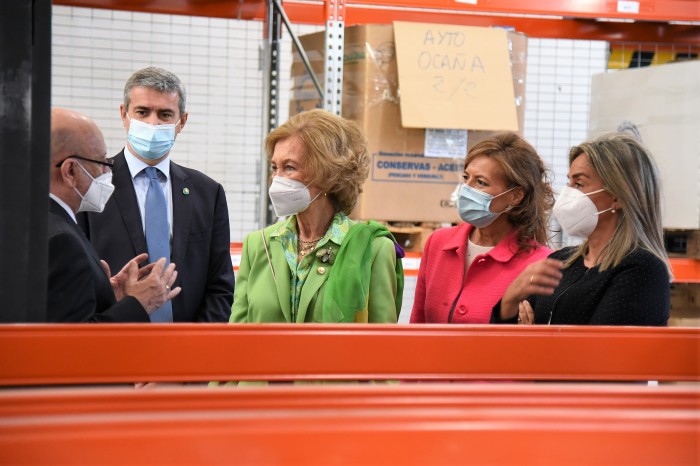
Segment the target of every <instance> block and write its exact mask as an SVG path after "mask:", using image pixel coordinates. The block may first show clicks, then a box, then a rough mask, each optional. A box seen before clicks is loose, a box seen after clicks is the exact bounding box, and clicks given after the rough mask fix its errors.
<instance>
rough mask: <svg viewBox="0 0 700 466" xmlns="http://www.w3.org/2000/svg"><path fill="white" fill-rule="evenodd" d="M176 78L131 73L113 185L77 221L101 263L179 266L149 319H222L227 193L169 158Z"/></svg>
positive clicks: (179, 105)
mask: <svg viewBox="0 0 700 466" xmlns="http://www.w3.org/2000/svg"><path fill="white" fill-rule="evenodd" d="M185 102H186V94H185V89H184V87H183V86H182V84H181V83H180V79H179V78H178V77H177V76H175V75H174V74H173V73H171V72H169V71H166V70H164V69H161V68H155V67H150V68H145V69H142V70H139V71H137V72H135V73H134V74H133V75H132V76H131V77H130V78H129V79H128V80H127V82H126V85H125V87H124V102H123V103H122V104H121V105H120V114H121V120H122V123H123V125H124V128H125V130H126V136H127V141H126V146H125V147H124V149H123V150H122V151H121V152H120V153H119V154H117V155H116V156H115V157H114V158H113V162H114V168H113V177H112V182H113V183H114V187H115V191H114V195H113V196H112V199H110V200H109V201H108V202H107V204H106V206H105V211H104V214H102V215H95V214H93V213H88V214H86V215H85V216H84V217H83V218H82V219H81V224H82V226H83V229H84V230H85V233H86V235H87V236H88V237H89V238H90V241H91V242H92V244H93V245H94V246H95V249H97V251H98V253H99V254H100V255H101V256H102V257H104V258H105V259H107V262H109V263H110V264H114V265H113V266H116V267H120V266H121V265H123V264H125V263H126V262H127V261H128V260H129V258H130V257H133V256H134V255H135V254H140V253H148V254H149V260H151V261H156V260H158V259H160V258H161V257H165V259H166V261H167V262H174V263H176V264H177V265H178V271H179V275H178V277H177V282H176V283H175V285H177V286H181V287H182V290H183V291H182V293H181V294H180V296H178V297H177V298H176V299H174V300H173V301H172V304H169V303H166V305H165V306H163V308H161V309H158V310H157V311H156V312H155V313H153V314H152V315H151V321H153V322H227V321H228V319H229V315H230V313H231V305H232V303H233V288H234V276H233V267H232V264H231V256H230V229H229V220H228V206H227V204H226V195H225V193H224V189H223V187H222V186H221V184H219V183H217V182H216V181H214V180H212V179H211V178H209V177H208V176H206V175H204V174H202V173H201V172H198V171H196V170H192V169H189V168H185V167H183V166H180V165H178V164H176V163H174V162H173V161H172V160H171V159H170V153H171V152H170V151H171V149H172V147H173V145H174V144H175V139H176V137H177V136H178V134H179V133H180V132H181V131H182V129H183V128H184V126H185V124H186V123H187V118H188V113H187V112H186V111H185Z"/></svg>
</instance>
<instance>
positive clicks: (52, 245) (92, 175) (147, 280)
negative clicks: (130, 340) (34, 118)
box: [46, 108, 180, 323]
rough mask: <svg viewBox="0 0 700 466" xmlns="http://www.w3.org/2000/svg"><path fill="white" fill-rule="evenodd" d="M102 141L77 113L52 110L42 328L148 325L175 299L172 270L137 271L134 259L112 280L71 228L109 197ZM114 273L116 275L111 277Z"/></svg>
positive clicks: (157, 267) (157, 266) (107, 164)
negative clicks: (67, 324) (45, 299)
mask: <svg viewBox="0 0 700 466" xmlns="http://www.w3.org/2000/svg"><path fill="white" fill-rule="evenodd" d="M105 152H106V147H105V143H104V139H103V137H102V133H101V132H100V130H99V129H98V128H97V126H96V125H95V123H94V122H93V121H92V120H90V119H88V118H87V117H85V116H84V115H81V114H79V113H77V112H74V111H71V110H66V109H61V108H54V109H52V110H51V169H50V190H49V196H50V198H51V199H50V200H49V218H48V252H49V275H48V279H47V284H48V306H47V309H46V318H47V321H48V322H78V323H81V322H148V321H149V320H150V318H149V315H151V314H153V313H154V312H155V311H156V310H157V309H158V308H159V307H162V305H163V304H164V303H166V302H168V301H169V300H170V299H172V298H173V297H175V296H177V294H178V293H179V292H180V289H179V288H177V287H175V288H172V287H173V283H174V282H175V278H176V277H177V273H176V272H175V264H170V265H168V266H166V261H165V259H161V260H160V261H155V262H156V263H155V264H154V265H152V266H147V267H146V268H143V269H141V271H139V269H138V266H139V264H140V263H142V262H143V261H144V260H145V259H146V255H145V254H143V255H139V256H137V257H135V258H133V259H131V260H129V261H127V262H126V265H125V266H124V267H123V268H122V267H120V269H121V271H120V272H119V273H117V274H116V275H114V276H111V273H110V269H109V266H108V265H107V263H105V262H104V261H101V260H100V257H99V256H98V254H97V253H96V252H95V250H94V248H93V247H92V246H91V245H90V243H89V242H88V240H87V239H86V238H85V235H83V233H82V231H81V230H80V228H79V227H78V225H77V224H76V214H77V213H78V212H94V213H96V214H98V215H101V214H99V212H101V211H102V210H103V209H104V206H105V204H106V203H107V201H108V199H109V198H110V196H111V194H112V192H113V191H114V186H113V185H112V183H111V178H112V164H111V162H109V161H108V160H107V159H106V157H105ZM116 270H119V269H116Z"/></svg>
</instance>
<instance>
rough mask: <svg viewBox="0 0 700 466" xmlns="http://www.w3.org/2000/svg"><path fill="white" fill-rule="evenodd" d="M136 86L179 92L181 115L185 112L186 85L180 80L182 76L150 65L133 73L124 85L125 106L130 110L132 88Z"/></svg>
mask: <svg viewBox="0 0 700 466" xmlns="http://www.w3.org/2000/svg"><path fill="white" fill-rule="evenodd" d="M135 87H146V88H148V89H153V90H155V91H158V92H167V93H171V92H177V94H178V96H179V97H180V102H179V104H178V109H179V110H180V115H182V114H183V113H185V101H186V93H185V87H184V86H183V85H182V83H181V82H180V78H178V77H177V76H175V74H173V73H171V72H170V71H168V70H164V69H163V68H156V67H155V66H150V67H148V68H144V69H142V70H138V71H137V72H135V73H134V74H132V75H131V77H130V78H129V79H127V81H126V85H124V108H125V110H127V111H128V110H129V103H130V101H131V89H133V88H135Z"/></svg>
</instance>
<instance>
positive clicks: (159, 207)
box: [145, 167, 173, 322]
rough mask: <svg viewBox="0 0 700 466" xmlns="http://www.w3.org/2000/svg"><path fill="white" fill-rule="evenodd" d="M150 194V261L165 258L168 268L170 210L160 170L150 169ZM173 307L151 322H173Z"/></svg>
mask: <svg viewBox="0 0 700 466" xmlns="http://www.w3.org/2000/svg"><path fill="white" fill-rule="evenodd" d="M145 172H146V176H148V181H149V184H148V192H146V246H147V248H148V259H149V260H150V262H156V261H158V259H160V258H161V257H165V259H166V266H167V264H169V263H170V227H169V226H168V208H167V206H166V205H165V195H164V194H163V188H161V186H160V183H159V182H158V169H157V168H155V167H148V168H146V170H145ZM172 321H173V305H172V303H171V302H170V301H168V302H166V303H165V304H163V305H162V306H161V307H159V308H158V309H156V310H155V311H153V313H152V314H151V322H172Z"/></svg>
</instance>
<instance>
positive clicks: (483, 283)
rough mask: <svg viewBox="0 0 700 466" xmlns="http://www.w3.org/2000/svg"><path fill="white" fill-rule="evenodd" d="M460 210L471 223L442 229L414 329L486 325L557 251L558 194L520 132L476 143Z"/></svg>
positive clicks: (421, 284) (421, 283)
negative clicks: (551, 228)
mask: <svg viewBox="0 0 700 466" xmlns="http://www.w3.org/2000/svg"><path fill="white" fill-rule="evenodd" d="M463 178H464V184H463V185H462V186H461V187H460V190H459V197H458V201H457V208H458V210H459V215H460V217H461V218H462V220H464V222H465V223H463V224H461V225H458V226H456V227H451V228H443V229H439V230H436V231H435V232H434V233H433V234H432V235H431V236H430V238H428V241H427V242H426V244H425V248H424V250H423V256H422V258H421V264H420V270H419V272H418V282H417V284H416V295H415V300H414V302H413V311H412V313H411V322H412V323H414V322H415V323H460V324H485V323H488V322H489V320H490V318H491V310H492V308H493V306H494V305H495V304H496V303H497V302H498V301H499V300H500V299H501V297H502V296H503V293H504V292H505V290H506V288H508V285H510V283H511V282H512V281H513V280H514V279H515V278H516V277H517V276H518V275H519V274H520V272H522V270H523V269H524V268H525V267H526V266H527V265H528V264H530V263H531V262H535V261H537V260H540V259H544V258H546V257H547V256H548V255H549V254H550V253H551V252H552V251H551V250H550V249H549V248H548V247H546V246H544V244H545V243H546V242H547V239H548V238H547V231H548V228H547V222H548V219H549V213H550V211H551V209H552V206H553V204H554V195H553V192H552V187H551V185H550V182H549V179H548V175H547V170H546V168H545V166H544V163H543V162H542V159H540V157H539V156H538V155H537V152H536V151H535V149H534V148H533V147H532V146H531V145H530V144H528V143H527V142H526V141H525V140H524V139H522V138H521V137H519V136H518V135H516V134H514V133H502V134H497V135H495V136H492V137H489V138H487V139H485V140H483V141H481V142H479V143H478V144H476V145H475V146H474V147H473V148H472V149H471V150H470V151H469V153H468V154H467V158H466V160H465V161H464V174H463Z"/></svg>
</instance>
